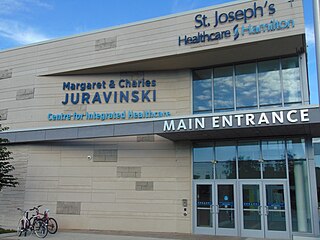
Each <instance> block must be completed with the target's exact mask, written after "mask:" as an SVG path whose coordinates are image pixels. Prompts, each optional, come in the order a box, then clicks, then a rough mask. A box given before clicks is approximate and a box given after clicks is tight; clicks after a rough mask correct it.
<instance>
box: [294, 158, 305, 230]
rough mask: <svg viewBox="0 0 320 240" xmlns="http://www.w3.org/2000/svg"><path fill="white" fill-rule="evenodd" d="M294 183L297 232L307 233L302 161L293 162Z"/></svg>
mask: <svg viewBox="0 0 320 240" xmlns="http://www.w3.org/2000/svg"><path fill="white" fill-rule="evenodd" d="M294 181H295V188H296V207H297V220H298V231H299V232H307V231H308V223H307V211H306V209H307V203H306V198H305V188H304V181H305V180H304V171H303V161H295V162H294Z"/></svg>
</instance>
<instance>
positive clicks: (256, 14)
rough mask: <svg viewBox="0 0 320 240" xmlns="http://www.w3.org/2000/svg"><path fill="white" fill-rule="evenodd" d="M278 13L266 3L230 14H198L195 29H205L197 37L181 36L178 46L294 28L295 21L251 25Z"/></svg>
mask: <svg viewBox="0 0 320 240" xmlns="http://www.w3.org/2000/svg"><path fill="white" fill-rule="evenodd" d="M276 12H277V9H276V6H275V4H274V3H269V1H265V2H264V4H263V5H260V4H258V3H257V2H254V3H253V5H252V6H251V7H248V8H244V9H237V10H235V11H230V12H219V11H214V12H212V14H210V15H206V14H197V15H196V16H195V17H194V22H195V25H194V27H195V29H197V30H198V29H199V30H200V29H203V30H202V31H199V32H198V33H197V34H195V35H184V36H179V38H178V44H179V46H181V45H192V44H198V43H205V42H213V41H217V40H223V39H228V38H231V37H233V40H237V39H238V38H239V37H241V36H245V35H256V34H261V33H268V32H274V31H279V30H285V29H289V28H294V25H295V23H294V20H293V19H281V20H277V19H273V20H271V21H267V22H262V23H259V24H257V25H253V24H250V23H249V22H250V20H253V19H256V18H263V17H264V16H266V15H268V16H273V15H274V14H275V13H276ZM225 24H233V26H232V27H231V28H229V29H226V30H223V31H219V30H217V29H216V28H217V27H220V25H221V26H222V25H225Z"/></svg>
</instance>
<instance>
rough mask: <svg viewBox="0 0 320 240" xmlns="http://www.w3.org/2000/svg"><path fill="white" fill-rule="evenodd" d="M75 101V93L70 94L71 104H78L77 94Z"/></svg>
mask: <svg viewBox="0 0 320 240" xmlns="http://www.w3.org/2000/svg"><path fill="white" fill-rule="evenodd" d="M76 95H77V99H74V96H75V93H71V97H70V101H71V102H72V104H78V103H79V93H76Z"/></svg>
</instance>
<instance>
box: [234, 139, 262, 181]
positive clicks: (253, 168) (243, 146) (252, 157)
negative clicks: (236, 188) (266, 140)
mask: <svg viewBox="0 0 320 240" xmlns="http://www.w3.org/2000/svg"><path fill="white" fill-rule="evenodd" d="M259 160H260V144H259V142H258V141H241V142H239V145H238V161H239V163H238V165H239V178H240V179H259V178H261V175H260V162H259Z"/></svg>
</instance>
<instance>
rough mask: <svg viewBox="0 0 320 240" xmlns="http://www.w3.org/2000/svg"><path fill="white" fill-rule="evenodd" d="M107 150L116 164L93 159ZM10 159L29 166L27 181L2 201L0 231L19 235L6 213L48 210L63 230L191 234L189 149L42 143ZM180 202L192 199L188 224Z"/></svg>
mask: <svg viewBox="0 0 320 240" xmlns="http://www.w3.org/2000/svg"><path fill="white" fill-rule="evenodd" d="M107 150H113V151H114V150H117V159H116V161H115V159H114V158H107V159H106V160H105V161H101V158H97V159H95V157H97V154H98V153H99V154H100V156H101V154H103V153H106V154H107V153H108V151H107ZM12 151H14V152H15V155H16V156H17V157H16V160H15V161H16V162H21V163H19V164H20V166H21V164H22V162H24V163H27V164H25V165H24V168H23V169H24V171H23V172H24V173H23V174H25V177H23V179H24V180H23V181H22V184H21V186H20V187H19V188H18V189H14V190H12V189H10V191H7V190H6V191H5V192H4V193H2V196H1V203H2V204H1V206H0V211H1V213H2V214H1V216H2V218H0V221H1V222H0V225H6V226H11V227H15V224H16V222H17V220H18V215H17V214H13V215H12V214H8V211H9V209H8V210H5V208H6V207H7V206H10V207H11V208H10V209H11V210H12V211H14V213H15V212H17V211H15V210H13V209H14V208H16V207H24V208H27V207H32V206H33V205H36V204H43V205H44V206H45V207H46V208H50V209H51V214H52V216H54V217H55V218H56V219H57V220H58V223H59V226H60V227H61V228H64V229H102V230H130V231H157V232H187V233H189V232H191V215H190V213H191V209H192V206H191V153H190V152H191V149H190V145H189V143H173V142H171V141H168V140H165V139H163V138H161V137H157V136H155V137H154V141H153V138H152V137H147V138H145V140H144V141H141V138H140V139H138V138H137V137H130V138H116V139H94V140H85V141H62V142H56V143H39V144H34V145H30V146H28V147H25V148H21V147H18V146H14V147H12ZM103 151H104V152H103ZM18 156H21V157H18ZM88 156H90V157H91V159H88ZM109 157H110V156H109ZM108 159H109V160H110V161H108ZM20 166H19V169H21V168H20ZM19 171H22V170H19ZM17 194H18V195H19V198H16V200H15V201H12V199H13V197H15V196H18V195H17ZM3 196H6V197H5V198H3ZM182 199H188V213H189V215H188V216H183V206H182ZM8 215H10V216H11V217H10V218H9V219H7V218H6V216H8Z"/></svg>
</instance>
